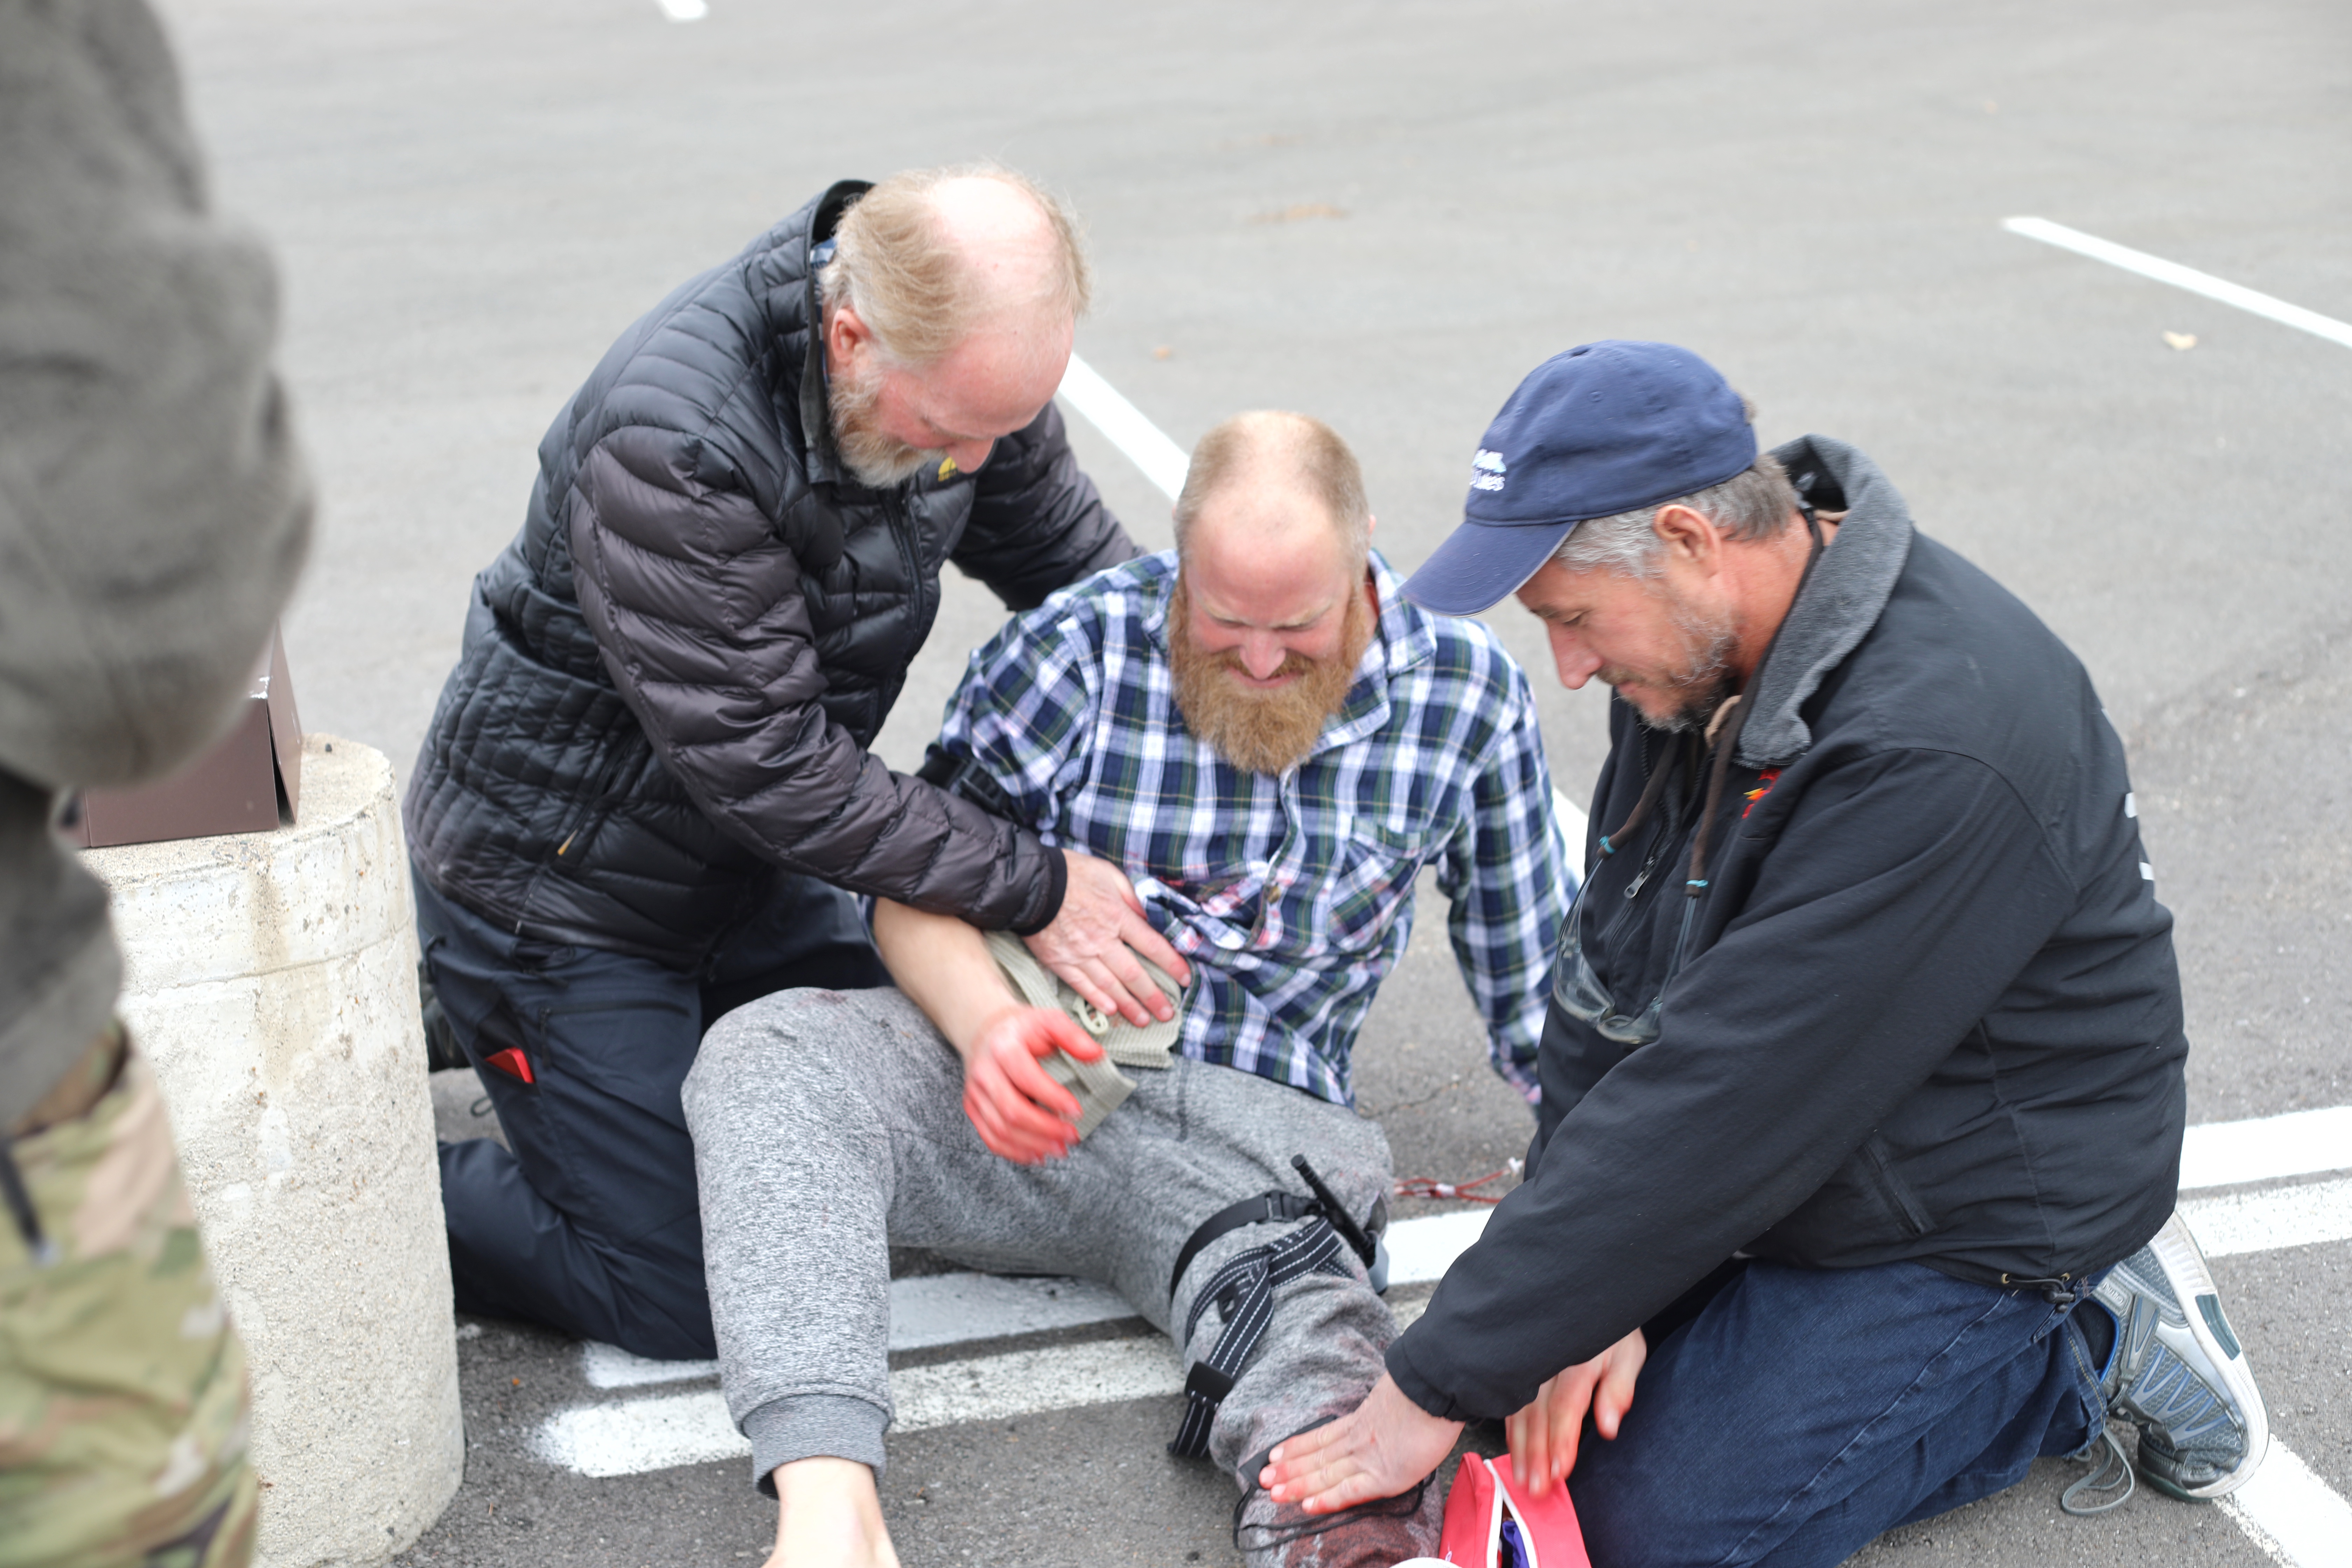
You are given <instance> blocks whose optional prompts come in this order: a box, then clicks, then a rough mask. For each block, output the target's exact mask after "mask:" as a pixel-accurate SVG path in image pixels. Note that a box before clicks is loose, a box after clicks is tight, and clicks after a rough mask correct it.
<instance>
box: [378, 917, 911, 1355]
mask: <svg viewBox="0 0 2352 1568" xmlns="http://www.w3.org/2000/svg"><path fill="white" fill-rule="evenodd" d="M413 880H414V881H415V889H416V917H417V934H418V936H419V938H420V939H421V941H422V942H423V944H424V947H425V962H426V963H427V965H428V967H429V969H430V971H431V973H432V977H433V984H434V988H435V989H436V992H438V993H439V994H440V998H441V1005H442V1007H443V1010H444V1011H445V1012H446V1013H447V1015H448V1016H449V1020H450V1023H451V1026H453V1027H454V1028H455V1030H456V1032H457V1037H458V1040H459V1041H460V1043H461V1044H463V1045H464V1047H465V1048H466V1052H467V1056H468V1057H469V1058H471V1060H472V1061H473V1063H474V1068H475V1072H476V1075H477V1076H478V1077H479V1078H480V1079H481V1080H482V1085H483V1087H484V1088H485V1089H488V1092H489V1095H490V1099H491V1102H492V1103H493V1104H494V1105H495V1106H496V1107H497V1109H498V1113H499V1124H500V1126H501V1127H502V1128H503V1129H504V1131H505V1132H506V1136H507V1142H509V1144H510V1145H512V1148H513V1152H511V1153H509V1152H507V1150H505V1149H501V1148H499V1146H498V1144H497V1143H496V1142H492V1141H490V1140H488V1139H478V1140H474V1141H471V1142H463V1143H445V1144H443V1145H442V1146H441V1201H442V1207H443V1211H444V1214H445V1215H446V1221H447V1226H448V1235H449V1261H450V1268H451V1272H452V1274H453V1276H454V1277H455V1281H456V1286H457V1308H458V1310H460V1311H466V1312H478V1313H482V1314H485V1315H488V1316H492V1317H502V1318H520V1319H524V1320H528V1321H532V1322H538V1323H543V1324H545V1325H547V1326H548V1327H550V1328H553V1329H558V1330H561V1331H563V1332H565V1333H568V1334H572V1335H574V1336H577V1337H579V1338H583V1339H593V1340H602V1341H604V1342H607V1343H610V1344H615V1345H618V1346H620V1347H621V1348H622V1349H624V1350H626V1351H630V1352H634V1353H635V1354H638V1355H644V1356H653V1357H658V1358H662V1359H666V1360H691V1359H698V1358H705V1357H709V1356H712V1355H715V1354H716V1353H717V1349H716V1346H715V1345H714V1343H713V1342H712V1339H711V1332H710V1307H709V1300H708V1298H707V1297H706V1295H705V1293H704V1289H703V1278H702V1226H701V1217H700V1213H699V1210H698V1205H697V1202H696V1192H695V1180H694V1146H693V1143H692V1142H691V1140H690V1139H689V1138H688V1135H687V1130H686V1116H685V1112H684V1111H683V1110H681V1109H680V1107H679V1104H678V1086H679V1084H680V1083H681V1082H683V1081H684V1079H685V1078H686V1073H687V1069H688V1068H690V1067H692V1066H693V1065H694V1056H695V1051H696V1049H697V1047H698V1045H699V1043H700V1041H701V1037H702V1031H703V1028H704V1026H706V1025H707V1024H709V1023H712V1022H715V1021H716V1020H717V1019H718V1017H719V1016H720V1015H721V1014H722V1013H724V1012H725V1011H727V1010H729V1009H730V1008H732V1007H734V1006H736V1005H740V1004H741V1003H743V1002H746V1001H749V1000H751V999H752V998H754V997H757V996H763V995H766V994H768V993H769V992H771V991H776V990H782V989H786V988H789V987H792V986H797V985H824V986H829V987H832V988H834V989H837V990H838V989H856V988H862V987H866V986H873V985H881V984H887V983H888V977H887V973H885V971H884V970H883V969H882V965H881V961H880V960H879V959H878V958H877V956H876V954H875V952H874V949H873V946H872V944H871V942H869V941H868V940H867V939H866V934H865V927H864V925H863V923H862V922H861V921H859V920H858V918H857V915H856V909H855V907H854V906H853V905H852V904H851V902H850V900H848V898H847V896H846V895H845V894H843V893H841V892H840V891H839V890H838V889H833V888H829V887H826V886H824V884H822V883H816V882H811V881H807V880H804V879H797V878H792V879H780V881H781V883H782V886H781V887H780V889H779V892H778V896H777V897H776V898H774V899H772V900H770V901H769V902H768V903H767V904H766V905H765V906H763V907H762V909H761V911H760V913H759V915H758V917H757V918H756V919H754V920H752V921H749V922H748V923H746V924H745V925H744V926H743V927H741V928H740V929H739V930H738V931H736V932H734V933H733V934H732V935H731V936H730V939H729V940H728V941H727V942H725V943H724V944H723V945H722V946H721V948H720V950H719V956H718V958H717V959H716V960H715V961H714V962H713V963H711V964H710V965H709V966H708V967H707V968H706V969H704V970H703V971H700V972H693V973H689V972H686V971H681V970H677V969H673V968H670V967H669V966H667V965H666V964H662V963H656V962H653V961H651V960H648V959H640V958H631V957H627V956H625V955H623V954H619V953H613V952H601V951H598V950H596V949H593V948H584V947H565V946H554V945H551V944H548V943H544V942H531V941H529V940H526V939H522V938H518V937H515V936H513V935H511V934H509V933H508V932H505V931H500V930H499V928H498V927H496V926H494V925H492V924H491V923H490V922H488V921H484V920H482V919H481V918H480V917H478V916H477V915H476V914H474V913H473V912H472V911H471V910H467V909H466V908H464V907H463V906H462V905H460V904H458V903H457V901H456V900H451V899H447V898H445V897H443V896H442V895H441V894H439V893H438V892H436V890H434V889H433V888H432V887H431V886H430V885H428V884H427V883H426V882H425V879H423V878H421V877H418V878H415V879H413Z"/></svg>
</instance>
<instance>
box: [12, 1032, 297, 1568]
mask: <svg viewBox="0 0 2352 1568" xmlns="http://www.w3.org/2000/svg"><path fill="white" fill-rule="evenodd" d="M77 1101H79V1102H80V1103H79V1107H77V1105H76V1102H77ZM77 1110H78V1113H76V1111H77ZM60 1112H63V1113H62V1114H60ZM51 1116H55V1117H56V1120H54V1121H52V1120H49V1119H48V1118H49V1117H51ZM18 1125H19V1127H20V1128H21V1129H25V1131H22V1133H21V1134H20V1135H18V1136H16V1137H13V1138H11V1139H9V1140H8V1141H7V1142H6V1144H5V1152H0V1186H5V1188H6V1194H5V1195H6V1197H7V1199H8V1206H9V1208H10V1210H11V1211H12V1213H11V1219H12V1220H13V1222H14V1223H13V1224H10V1225H8V1226H5V1227H0V1568H49V1565H51V1564H55V1565H57V1568H65V1565H67V1564H72V1565H73V1568H113V1565H114V1564H118V1563H121V1564H139V1565H142V1568H236V1565H242V1564H244V1563H247V1562H249V1561H250V1560H251V1558H252V1555H253V1537H254V1521H255V1500H256V1498H257V1495H258V1489H257V1486H256V1484H255V1481H254V1476H253V1470H252V1467H251V1466H250V1465H248V1464H247V1460H246V1418H247V1388H246V1373H245V1348H244V1346H243V1345H241V1344H239V1343H238V1342H237V1338H236V1332H235V1331H233V1330H232V1329H231V1328H230V1326H229V1322H228V1316H227V1314H226V1312H225V1311H224V1310H222V1307H221V1299H220V1290H219V1288H218V1286H217V1285H216V1284H215V1282H214V1279H213V1271H212V1267H211V1265H210V1264H209V1263H207V1262H206V1261H205V1249H204V1243H203V1241H202V1240H201V1239H200V1238H199V1237H197V1235H196V1218H195V1214H194V1210H192V1209H191V1208H190V1207H189V1205H188V1194H187V1191H186V1189H185V1187H184V1185H183V1184H182V1183H181V1180H180V1166H179V1161H178V1158H177V1157H176V1156H175V1155H174V1154H173V1149H172V1130H171V1124H170V1122H169V1121H167V1120H166V1119H165V1116H164V1112H163V1097H162V1096H161V1095H160V1094H159V1093H158V1092H157V1091H156V1088H155V1079H154V1075H153V1074H152V1072H151V1071H150V1070H149V1068H148V1067H147V1063H146V1062H145V1060H144V1059H143V1058H141V1057H140V1056H139V1055H138V1054H137V1053H136V1052H133V1051H131V1049H130V1048H129V1047H128V1046H127V1045H126V1044H125V1042H124V1040H123V1038H122V1036H121V1032H120V1031H119V1030H117V1031H111V1032H110V1033H109V1034H108V1035H107V1036H106V1037H104V1038H103V1039H101V1040H100V1042H99V1043H98V1044H97V1045H95V1046H93V1047H91V1049H90V1050H89V1053H88V1054H87V1055H86V1056H85V1057H84V1058H82V1060H81V1062H80V1063H79V1064H77V1066H76V1068H74V1069H73V1071H71V1072H69V1073H68V1075H67V1077H66V1079H65V1080H64V1081H63V1082H61V1083H60V1084H59V1085H58V1089H57V1090H56V1091H54V1092H53V1093H52V1094H51V1095H50V1096H49V1097H48V1099H47V1100H45V1101H44V1102H43V1104H42V1105H40V1106H37V1107H36V1108H35V1110H34V1112H33V1114H32V1115H31V1116H29V1117H27V1118H26V1120H25V1121H23V1122H20V1123H19V1124H18Z"/></svg>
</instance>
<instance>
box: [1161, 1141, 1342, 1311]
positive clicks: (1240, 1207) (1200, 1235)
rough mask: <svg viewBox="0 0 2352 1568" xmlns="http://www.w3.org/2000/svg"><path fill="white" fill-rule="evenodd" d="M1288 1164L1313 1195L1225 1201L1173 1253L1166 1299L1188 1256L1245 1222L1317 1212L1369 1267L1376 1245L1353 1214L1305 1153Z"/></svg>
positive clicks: (1270, 1221)
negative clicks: (1173, 1259) (1236, 1201)
mask: <svg viewBox="0 0 2352 1568" xmlns="http://www.w3.org/2000/svg"><path fill="white" fill-rule="evenodd" d="M1290 1168H1291V1169H1292V1170H1294V1171H1297V1173H1299V1175H1300V1176H1301V1177H1302V1178H1304V1179H1305V1181H1306V1183H1307V1187H1308V1189H1309V1190H1310V1191H1312V1192H1313V1193H1314V1194H1315V1195H1314V1196H1313V1197H1311V1198H1302V1197H1300V1196H1299V1195H1298V1194H1296V1193H1285V1192H1271V1193H1260V1194H1258V1195H1257V1196H1255V1197H1254V1198H1244V1199H1243V1200H1242V1201H1241V1202H1239V1203H1237V1204H1227V1205H1225V1206H1224V1207H1223V1208H1221V1209H1219V1210H1218V1211H1217V1212H1216V1213H1214V1214H1213V1215H1210V1216H1209V1217H1208V1218H1207V1219H1204V1220H1202V1222H1201V1226H1200V1228H1199V1229H1198V1230H1195V1231H1194V1232H1193V1233H1192V1236H1191V1237H1189V1238H1187V1239H1186V1241H1185V1243H1184V1247H1183V1250H1181V1251H1180V1252H1179V1253H1177V1254H1176V1267H1175V1268H1171V1269H1170V1270H1169V1271H1168V1300H1170V1301H1171V1302H1173V1301H1174V1300H1176V1288H1177V1287H1178V1286H1179V1285H1181V1284H1182V1283H1183V1282H1184V1270H1186V1269H1187V1268H1191V1267H1192V1259H1194V1258H1198V1257H1199V1256H1200V1255H1201V1248H1202V1247H1206V1246H1208V1245H1209V1243H1211V1242H1213V1241H1214V1240H1216V1239H1217V1237H1221V1236H1226V1235H1229V1234H1231V1233H1232V1232H1234V1231H1236V1230H1239V1229H1241V1227H1242V1226H1245V1225H1270V1224H1277V1223H1279V1224H1287V1223H1289V1222H1290V1221H1292V1220H1296V1219H1308V1218H1312V1217H1317V1216H1319V1217H1321V1218H1323V1219H1327V1220H1328V1221H1330V1222H1331V1228H1332V1229H1334V1230H1336V1231H1338V1232H1339V1239H1340V1240H1342V1241H1344V1242H1346V1243H1347V1244H1348V1246H1349V1249H1350V1250H1352V1251H1353V1252H1354V1253H1355V1255H1356V1256H1357V1257H1359V1258H1362V1259H1363V1260H1364V1267H1365V1268H1371V1267H1373V1265H1374V1263H1375V1262H1376V1261H1377V1259H1378V1258H1379V1257H1380V1248H1379V1247H1377V1246H1375V1245H1374V1243H1373V1241H1372V1238H1371V1237H1369V1236H1367V1235H1365V1234H1364V1227H1363V1226H1360V1225H1358V1224H1357V1223H1356V1216H1355V1215H1351V1214H1349V1212H1348V1206H1347V1205H1345V1204H1343V1203H1341V1202H1340V1201H1339V1197H1338V1195H1337V1194H1334V1193H1333V1192H1332V1191H1331V1189H1330V1188H1329V1187H1327V1186H1325V1185H1324V1184H1323V1178H1322V1177H1321V1176H1319V1175H1318V1174H1316V1173H1315V1167H1314V1166H1312V1165H1310V1164H1308V1163H1307V1156H1306V1155H1304V1154H1293V1155H1292V1156H1291V1157H1290Z"/></svg>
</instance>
